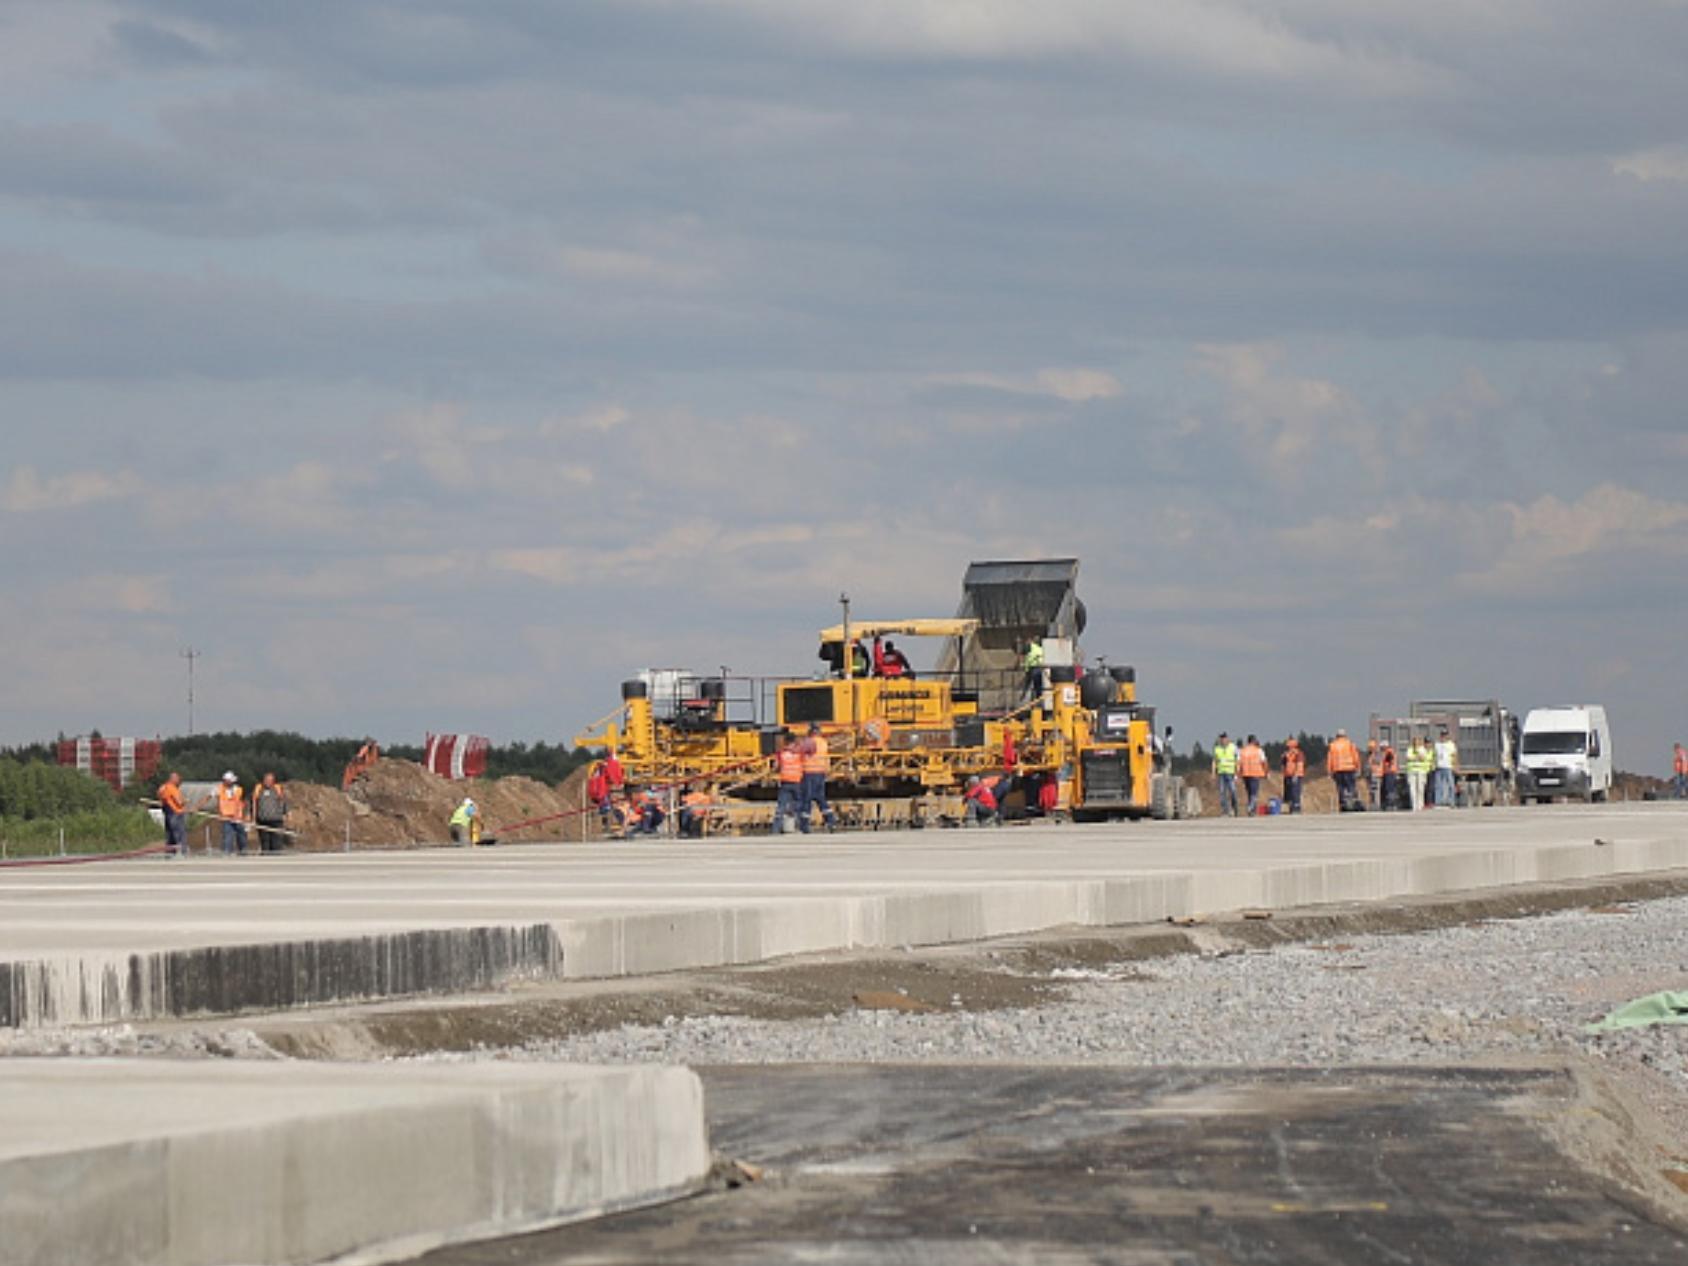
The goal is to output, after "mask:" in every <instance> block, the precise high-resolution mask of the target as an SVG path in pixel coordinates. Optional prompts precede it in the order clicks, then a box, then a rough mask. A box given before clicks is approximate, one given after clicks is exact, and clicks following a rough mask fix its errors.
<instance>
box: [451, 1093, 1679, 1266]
mask: <svg viewBox="0 0 1688 1266" xmlns="http://www.w3.org/2000/svg"><path fill="white" fill-rule="evenodd" d="M704 1076H705V1084H706V1087H707V1093H708V1099H709V1110H710V1117H711V1130H712V1134H713V1139H714V1143H715V1146H716V1147H717V1149H719V1150H722V1151H724V1152H726V1153H728V1154H730V1155H733V1156H736V1157H739V1158H742V1159H745V1160H748V1161H752V1162H755V1163H756V1164H759V1165H766V1166H767V1167H768V1170H767V1177H766V1179H765V1181H763V1182H761V1183H759V1184H757V1185H755V1186H750V1187H745V1188H741V1189H739V1190H736V1191H729V1192H724V1193H721V1194H718V1195H714V1196H709V1197H706V1198H703V1199H699V1200H695V1201H691V1202H687V1203H684V1204H680V1205H674V1206H670V1207H668V1208H664V1209H655V1210H649V1211H646V1212H643V1213H637V1214H630V1215H627V1216H624V1217H619V1218H612V1219H607V1220H605V1221H602V1222H599V1223H596V1224H591V1225H584V1226H578V1227H572V1228H566V1229H564V1230H560V1231H557V1232H553V1233H548V1234H544V1235H538V1236H531V1237H527V1238H525V1239H518V1240H507V1241H502V1242H499V1243H494V1244H487V1245H481V1246H475V1247H468V1248H456V1249H451V1250H447V1251H444V1252H441V1253H438V1254H435V1255H433V1256H430V1257H428V1258H426V1259H424V1261H425V1262H426V1263H427V1266H492V1264H493V1263H498V1264H499V1266H553V1264H554V1266H566V1264H569V1263H587V1262H590V1263H593V1264H594V1266H617V1264H621V1263H634V1262H649V1261H663V1262H672V1263H682V1264H684V1263H698V1264H700V1266H701V1264H703V1263H709V1264H711V1266H722V1264H724V1266H733V1264H736V1263H750V1262H758V1263H760V1262H772V1263H781V1262H787V1263H797V1262H811V1261H819V1260H824V1261H826V1262H829V1263H844V1264H850V1263H873V1264H874V1266H884V1264H886V1263H916V1262H918V1263H923V1264H924V1263H940V1264H943V1263H962V1262H966V1263H978V1262H1004V1263H1025V1264H1027V1266H1031V1264H1033V1263H1035V1264H1037V1266H1046V1264H1048V1263H1056V1264H1057V1266H1060V1264H1065V1263H1119V1264H1121V1266H1151V1264H1154V1266H1159V1264H1166V1266H1174V1264H1177V1266H1183V1264H1185V1263H1196V1262H1200V1263H1205V1264H1209V1266H1213V1264H1221V1263H1223V1264H1241V1263H1258V1264H1261V1266H1323V1264H1327V1263H1328V1264H1330V1266H1336V1264H1338V1263H1341V1264H1342V1266H1370V1264H1372V1263H1376V1264H1377V1266H1399V1264H1400V1263H1403V1262H1414V1263H1460V1264H1464V1263H1471V1264H1472V1266H1479V1264H1482V1263H1489V1262H1506V1263H1508V1264H1509V1266H1605V1264H1607V1263H1611V1264H1613V1266H1616V1264H1617V1263H1624V1264H1625V1266H1650V1264H1652V1263H1659V1264H1661V1266H1662V1264H1663V1263H1667V1262H1669V1263H1677V1262H1681V1261H1683V1260H1688V1243H1685V1241H1684V1239H1683V1237H1682V1235H1681V1234H1680V1233H1678V1232H1677V1231H1674V1230H1672V1229H1671V1228H1669V1227H1666V1226H1663V1225H1660V1224H1658V1223H1656V1222H1653V1221H1650V1220H1648V1218H1647V1217H1646V1216H1645V1215H1643V1214H1641V1213H1638V1212H1636V1211H1635V1210H1633V1209H1631V1208H1629V1207H1626V1205H1625V1204H1624V1203H1622V1202H1620V1201H1619V1200H1618V1199H1615V1198H1614V1197H1613V1196H1612V1195H1611V1194H1609V1193H1608V1192H1607V1191H1606V1190H1604V1189H1603V1188H1602V1186H1601V1184H1600V1183H1599V1182H1598V1181H1597V1180H1596V1179H1594V1178H1593V1177H1591V1176H1590V1175H1588V1174H1587V1173H1585V1172H1584V1171H1582V1170H1580V1169H1578V1168H1577V1167H1576V1166H1575V1165H1573V1164H1572V1163H1571V1162H1570V1161H1568V1160H1567V1159H1566V1158H1565V1156H1564V1155H1563V1154H1562V1153H1561V1152H1559V1151H1558V1150H1557V1149H1556V1148H1555V1147H1554V1146H1553V1144H1551V1143H1550V1142H1549V1141H1548V1139H1547V1137H1546V1136H1545V1135H1544V1134H1543V1133H1542V1132H1541V1130H1540V1129H1539V1128H1538V1126H1537V1125H1536V1124H1535V1121H1536V1120H1537V1119H1539V1116H1540V1114H1541V1113H1543V1112H1553V1111H1556V1110H1557V1111H1563V1110H1566V1109H1568V1108H1570V1107H1571V1105H1572V1104H1573V1103H1574V1102H1575V1092H1574V1087H1573V1084H1572V1081H1571V1078H1570V1077H1569V1076H1568V1075H1567V1074H1564V1073H1559V1072H1555V1071H1537V1070H1507V1071H1459V1070H1456V1071H1429V1072H1426V1071H1416V1070H1415V1071H1397V1070H1385V1071H1370V1072H1355V1071H1338V1072H1313V1071H1286V1072H1268V1073H1255V1072H1246V1071H1236V1072H1232V1071H1211V1070H1188V1069H1160V1070H1135V1071H1115V1070H1104V1069H1088V1068H1036V1069H1025V1068H1021V1069H1016V1068H1004V1067H991V1068H979V1067H956V1066H948V1067H925V1068H892V1067H845V1068H838V1067H831V1068H829V1067H785V1068H773V1069H770V1068H745V1069H723V1070H715V1071H706V1072H705V1074H704ZM1526 1108H1527V1109H1528V1110H1525V1109H1526Z"/></svg>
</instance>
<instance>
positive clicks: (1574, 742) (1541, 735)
mask: <svg viewBox="0 0 1688 1266" xmlns="http://www.w3.org/2000/svg"><path fill="white" fill-rule="evenodd" d="M1587 747H1588V735H1586V734H1583V733H1581V732H1580V731H1578V730H1538V731H1537V732H1536V733H1534V734H1526V735H1525V736H1524V755H1526V756H1581V755H1582V753H1583V751H1584V750H1585V749H1586V748H1587Z"/></svg>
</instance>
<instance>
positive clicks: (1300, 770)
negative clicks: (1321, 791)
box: [1283, 738, 1307, 813]
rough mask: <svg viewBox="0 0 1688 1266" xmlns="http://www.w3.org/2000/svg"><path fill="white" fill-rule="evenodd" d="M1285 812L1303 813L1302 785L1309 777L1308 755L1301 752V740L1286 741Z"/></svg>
mask: <svg viewBox="0 0 1688 1266" xmlns="http://www.w3.org/2000/svg"><path fill="white" fill-rule="evenodd" d="M1283 770H1284V812H1286V813H1300V812H1301V785H1302V782H1303V781H1304V780H1305V779H1306V777H1307V753H1306V752H1304V751H1302V750H1301V740H1300V739H1296V738H1292V739H1285V740H1284V760H1283Z"/></svg>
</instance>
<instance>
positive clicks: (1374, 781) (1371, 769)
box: [1365, 739, 1383, 809]
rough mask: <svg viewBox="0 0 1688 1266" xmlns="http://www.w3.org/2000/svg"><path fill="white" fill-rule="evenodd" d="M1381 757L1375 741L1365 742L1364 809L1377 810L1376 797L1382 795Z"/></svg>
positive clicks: (1368, 740)
mask: <svg viewBox="0 0 1688 1266" xmlns="http://www.w3.org/2000/svg"><path fill="white" fill-rule="evenodd" d="M1382 760H1383V757H1382V755H1381V754H1380V753H1379V752H1378V750H1377V740H1376V739H1367V740H1366V764H1365V770H1366V808H1368V809H1375V808H1377V801H1378V797H1379V796H1380V795H1382V793H1383V765H1382V763H1381V762H1382Z"/></svg>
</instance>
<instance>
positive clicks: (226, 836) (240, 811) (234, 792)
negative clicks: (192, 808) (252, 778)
mask: <svg viewBox="0 0 1688 1266" xmlns="http://www.w3.org/2000/svg"><path fill="white" fill-rule="evenodd" d="M210 802H211V797H210V796H207V797H206V798H205V801H204V803H206V804H209V803H210ZM217 816H218V818H220V819H221V820H222V823H223V856H225V857H233V856H234V855H235V854H236V853H239V854H240V856H242V857H245V856H246V792H245V791H243V790H242V789H241V786H240V779H238V778H236V777H235V774H234V770H232V769H231V770H229V771H228V772H227V773H226V774H224V775H223V781H222V782H221V783H220V784H219V785H218V787H217Z"/></svg>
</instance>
